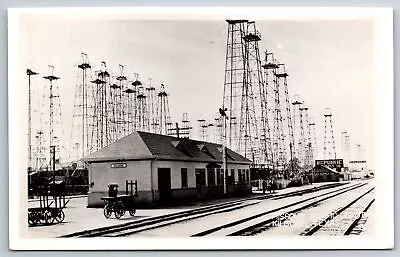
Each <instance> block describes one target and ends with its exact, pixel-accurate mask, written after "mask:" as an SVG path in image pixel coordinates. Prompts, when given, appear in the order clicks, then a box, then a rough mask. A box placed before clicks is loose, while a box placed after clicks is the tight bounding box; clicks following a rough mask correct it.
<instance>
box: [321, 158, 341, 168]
mask: <svg viewBox="0 0 400 257" xmlns="http://www.w3.org/2000/svg"><path fill="white" fill-rule="evenodd" d="M318 165H322V166H327V167H329V168H331V169H338V168H343V167H344V164H343V159H330V160H315V166H318Z"/></svg>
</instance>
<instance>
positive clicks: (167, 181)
mask: <svg viewBox="0 0 400 257" xmlns="http://www.w3.org/2000/svg"><path fill="white" fill-rule="evenodd" d="M158 192H159V194H160V198H159V199H160V202H163V203H167V202H169V201H170V200H171V169H169V168H159V169H158Z"/></svg>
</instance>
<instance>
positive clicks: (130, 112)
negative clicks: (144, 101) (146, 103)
mask: <svg viewBox="0 0 400 257" xmlns="http://www.w3.org/2000/svg"><path fill="white" fill-rule="evenodd" d="M123 92H124V96H125V97H124V109H125V119H124V120H125V133H126V134H131V133H132V132H133V122H134V120H133V117H134V108H135V93H136V91H135V90H134V89H133V88H132V84H131V85H130V87H128V86H126V87H125V89H124V90H123Z"/></svg>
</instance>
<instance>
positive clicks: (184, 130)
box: [179, 112, 192, 138]
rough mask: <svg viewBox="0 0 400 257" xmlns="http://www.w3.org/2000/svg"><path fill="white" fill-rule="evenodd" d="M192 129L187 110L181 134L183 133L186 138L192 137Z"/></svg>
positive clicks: (184, 114) (183, 117) (183, 118)
mask: <svg viewBox="0 0 400 257" xmlns="http://www.w3.org/2000/svg"><path fill="white" fill-rule="evenodd" d="M191 130H192V127H191V126H190V121H189V118H188V114H187V113H186V112H185V113H183V115H182V125H181V130H180V132H179V134H180V135H182V137H184V138H190V137H191Z"/></svg>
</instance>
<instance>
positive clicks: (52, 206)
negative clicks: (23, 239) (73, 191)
mask: <svg viewBox="0 0 400 257" xmlns="http://www.w3.org/2000/svg"><path fill="white" fill-rule="evenodd" d="M37 190H38V193H39V207H33V208H28V224H29V225H30V226H37V225H53V224H57V223H60V222H63V221H64V219H65V213H64V211H63V210H64V208H65V207H66V205H67V204H68V202H69V200H66V199H65V186H64V185H63V183H62V182H60V183H54V182H51V183H48V184H44V185H40V186H38V188H37Z"/></svg>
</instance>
